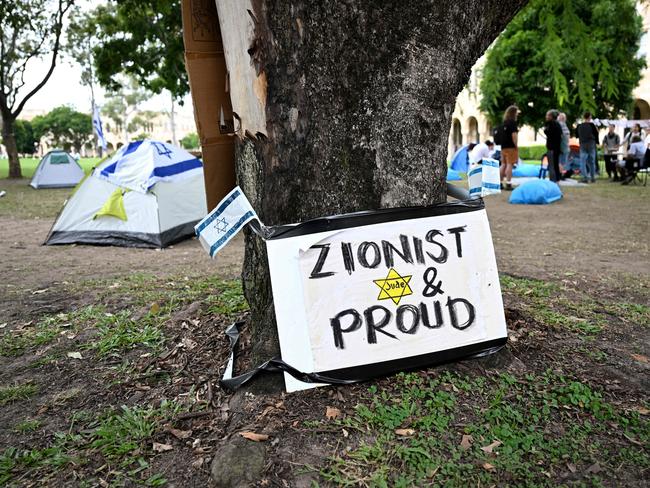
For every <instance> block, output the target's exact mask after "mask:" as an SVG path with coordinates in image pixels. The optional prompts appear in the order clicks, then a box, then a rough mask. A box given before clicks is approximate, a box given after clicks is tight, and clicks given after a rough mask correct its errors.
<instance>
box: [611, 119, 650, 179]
mask: <svg viewBox="0 0 650 488" xmlns="http://www.w3.org/2000/svg"><path fill="white" fill-rule="evenodd" d="M619 154H625V157H624V158H623V159H621V160H619V159H618V156H619ZM603 159H604V160H605V171H606V172H607V176H609V178H611V179H612V181H620V182H621V184H623V185H628V184H629V183H630V182H631V181H632V180H634V178H635V176H636V172H637V171H638V170H639V169H640V168H643V167H649V166H650V134H648V135H647V136H645V138H644V137H643V132H642V131H641V126H640V125H639V124H634V125H633V126H632V130H630V132H628V133H627V134H626V136H625V138H624V140H623V141H622V142H621V137H620V136H619V135H618V134H617V133H616V127H615V126H614V125H610V126H609V128H608V130H607V134H605V137H603Z"/></svg>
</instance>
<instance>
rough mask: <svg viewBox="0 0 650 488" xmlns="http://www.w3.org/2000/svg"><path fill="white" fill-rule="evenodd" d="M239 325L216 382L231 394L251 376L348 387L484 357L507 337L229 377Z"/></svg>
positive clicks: (262, 368)
mask: <svg viewBox="0 0 650 488" xmlns="http://www.w3.org/2000/svg"><path fill="white" fill-rule="evenodd" d="M243 325H244V322H235V323H233V324H232V325H230V326H229V327H228V328H227V329H226V335H227V336H228V339H229V340H230V358H229V359H228V365H227V366H226V371H225V372H224V375H223V377H222V379H221V381H220V382H219V383H220V384H221V386H222V387H224V388H226V389H228V390H232V391H235V390H237V389H239V388H240V387H241V386H243V385H245V384H246V383H248V382H249V381H251V380H252V379H254V378H255V377H257V376H260V375H262V374H264V373H288V374H290V375H291V376H293V377H294V378H296V379H297V380H300V381H302V382H304V383H319V384H329V385H349V384H352V383H359V382H361V381H367V380H370V379H372V378H376V377H378V376H386V375H388V374H390V373H394V372H396V371H399V370H401V371H409V370H413V369H420V368H422V367H424V366H436V365H440V364H444V363H448V362H451V361H459V360H465V359H476V358H480V357H484V356H488V355H490V354H494V353H496V352H498V351H500V350H501V349H502V348H503V347H504V346H505V344H506V342H507V338H506V337H503V338H500V339H495V340H491V341H486V342H481V343H478V344H470V345H468V346H463V347H456V348H454V349H447V350H444V351H438V352H433V353H429V354H422V355H420V356H413V357H408V358H400V359H396V360H393V361H385V362H382V363H374V364H368V365H362V366H355V367H352V368H343V369H336V370H332V371H324V372H320V373H303V372H302V371H299V370H297V369H296V368H294V367H293V366H291V365H290V364H287V363H285V362H284V361H283V360H282V359H280V358H273V359H269V360H268V361H265V362H264V363H262V364H260V365H259V366H257V367H256V368H253V369H252V370H251V371H249V372H247V373H244V374H241V375H238V376H232V372H233V370H234V366H235V354H236V349H237V343H238V342H239V335H240V329H241V327H242V326H243Z"/></svg>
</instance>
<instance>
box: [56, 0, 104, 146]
mask: <svg viewBox="0 0 650 488" xmlns="http://www.w3.org/2000/svg"><path fill="white" fill-rule="evenodd" d="M98 42H99V40H98V26H97V24H96V23H95V22H94V18H93V14H92V13H90V12H87V11H82V10H81V9H80V8H79V7H74V8H73V9H72V11H71V13H70V21H69V23H68V28H67V30H66V44H65V46H64V49H65V52H66V53H67V54H68V56H70V58H72V60H73V61H74V62H76V64H78V65H79V67H80V68H81V83H82V84H83V85H85V86H87V87H88V90H89V91H90V113H91V114H93V113H94V112H95V106H96V101H95V91H96V89H97V84H98V81H97V75H96V74H95V64H94V63H95V61H94V51H93V49H94V48H96V47H97V46H98ZM93 140H94V144H93V146H94V148H95V149H98V150H99V151H100V155H101V150H102V149H101V147H99V148H98V143H97V135H96V134H94V132H93Z"/></svg>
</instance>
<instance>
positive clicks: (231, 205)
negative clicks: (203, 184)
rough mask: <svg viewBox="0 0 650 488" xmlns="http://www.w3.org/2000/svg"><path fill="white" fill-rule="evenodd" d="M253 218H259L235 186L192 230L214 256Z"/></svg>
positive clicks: (242, 193)
mask: <svg viewBox="0 0 650 488" xmlns="http://www.w3.org/2000/svg"><path fill="white" fill-rule="evenodd" d="M253 219H257V220H259V218H258V216H257V214H256V213H255V210H253V207H252V205H251V204H250V202H249V201H248V198H246V195H244V192H243V191H242V189H241V188H239V187H238V186H237V187H235V189H234V190H232V191H231V192H230V193H229V194H228V195H226V197H225V198H224V199H223V200H221V201H220V202H219V204H218V205H217V206H216V207H215V208H214V210H213V211H212V212H210V213H209V214H208V215H207V216H206V217H205V218H204V219H203V220H201V222H199V223H198V224H197V225H196V227H194V231H195V232H196V235H197V237H198V238H199V241H200V242H201V245H202V246H203V248H204V249H205V250H206V252H207V253H208V254H210V257H214V256H215V255H216V254H217V253H218V252H219V251H220V250H221V248H223V247H224V246H225V245H226V244H228V242H230V240H231V239H232V238H233V237H235V235H236V234H237V233H238V232H239V231H240V230H241V229H242V228H243V227H244V226H245V225H246V224H247V223H248V222H250V221H251V220H253Z"/></svg>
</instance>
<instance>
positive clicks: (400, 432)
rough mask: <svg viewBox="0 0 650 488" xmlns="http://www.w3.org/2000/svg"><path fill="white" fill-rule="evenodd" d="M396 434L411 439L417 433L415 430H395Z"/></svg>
mask: <svg viewBox="0 0 650 488" xmlns="http://www.w3.org/2000/svg"><path fill="white" fill-rule="evenodd" d="M395 433H396V434H397V435H401V436H403V437H410V436H412V435H414V434H415V431H414V430H413V429H395Z"/></svg>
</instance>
